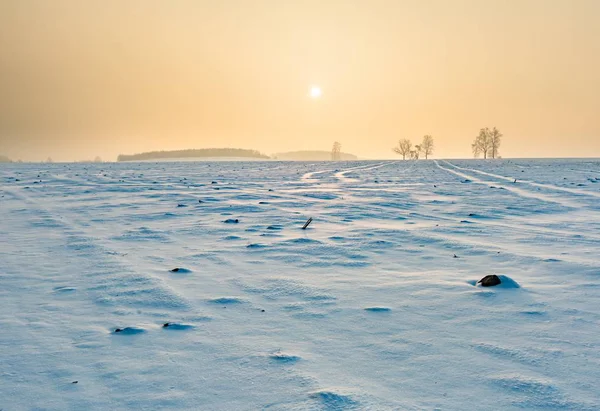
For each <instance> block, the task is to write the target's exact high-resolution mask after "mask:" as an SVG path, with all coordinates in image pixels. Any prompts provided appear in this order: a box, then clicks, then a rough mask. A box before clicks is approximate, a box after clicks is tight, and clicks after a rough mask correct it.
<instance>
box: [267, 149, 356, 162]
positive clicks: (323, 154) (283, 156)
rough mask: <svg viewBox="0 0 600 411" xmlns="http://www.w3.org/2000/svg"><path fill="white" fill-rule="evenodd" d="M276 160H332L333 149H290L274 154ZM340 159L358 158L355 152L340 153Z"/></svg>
mask: <svg viewBox="0 0 600 411" xmlns="http://www.w3.org/2000/svg"><path fill="white" fill-rule="evenodd" d="M273 158H274V159H276V160H291V161H331V151H290V152H288V153H277V154H273ZM339 160H343V161H352V160H358V157H356V156H355V155H354V154H348V153H339Z"/></svg>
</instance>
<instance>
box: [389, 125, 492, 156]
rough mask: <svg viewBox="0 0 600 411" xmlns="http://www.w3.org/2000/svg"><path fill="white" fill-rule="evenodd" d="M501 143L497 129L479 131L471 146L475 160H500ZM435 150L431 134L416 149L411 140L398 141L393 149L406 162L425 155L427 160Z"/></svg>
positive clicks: (486, 128) (424, 137)
mask: <svg viewBox="0 0 600 411" xmlns="http://www.w3.org/2000/svg"><path fill="white" fill-rule="evenodd" d="M501 143H502V133H500V131H499V130H498V129H497V128H496V127H494V128H492V129H491V130H490V129H489V128H488V127H485V128H482V129H481V130H479V134H478V135H477V137H475V141H474V142H473V144H471V149H472V150H473V155H474V156H475V158H478V157H479V156H480V155H483V158H484V159H487V158H499V154H500V151H499V149H500V144H501ZM433 149H434V144H433V137H431V136H430V135H429V134H427V135H425V136H423V141H422V142H421V144H416V145H415V146H414V147H413V144H412V142H411V141H410V140H409V139H407V138H404V139H402V140H400V141H398V145H397V146H396V147H394V148H392V150H393V151H394V152H395V153H396V154H399V155H401V156H402V159H403V160H406V158H407V157H408V158H409V159H411V160H418V159H419V158H420V156H421V155H424V156H425V159H427V158H428V157H429V156H430V155H431V154H433Z"/></svg>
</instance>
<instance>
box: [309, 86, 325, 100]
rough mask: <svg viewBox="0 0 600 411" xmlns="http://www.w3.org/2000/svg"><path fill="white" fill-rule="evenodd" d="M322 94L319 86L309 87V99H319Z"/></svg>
mask: <svg viewBox="0 0 600 411" xmlns="http://www.w3.org/2000/svg"><path fill="white" fill-rule="evenodd" d="M322 94H323V93H322V92H321V88H320V87H319V86H311V88H310V98H314V99H316V98H320V97H321V95H322Z"/></svg>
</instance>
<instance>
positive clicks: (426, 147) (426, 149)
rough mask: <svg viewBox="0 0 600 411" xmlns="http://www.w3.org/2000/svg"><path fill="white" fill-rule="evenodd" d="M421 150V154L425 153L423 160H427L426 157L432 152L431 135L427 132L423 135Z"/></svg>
mask: <svg viewBox="0 0 600 411" xmlns="http://www.w3.org/2000/svg"><path fill="white" fill-rule="evenodd" d="M421 150H422V151H423V154H425V160H427V157H429V156H430V155H431V154H433V137H431V136H430V135H429V134H427V135H426V136H423V142H422V143H421Z"/></svg>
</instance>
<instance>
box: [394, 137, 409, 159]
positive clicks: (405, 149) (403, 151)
mask: <svg viewBox="0 0 600 411" xmlns="http://www.w3.org/2000/svg"><path fill="white" fill-rule="evenodd" d="M411 149H412V143H411V142H410V140H409V139H407V138H405V139H402V140H400V141H398V147H394V148H393V150H394V152H395V153H397V154H400V155H401V156H402V160H406V156H407V155H409V154H410V150H411Z"/></svg>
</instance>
